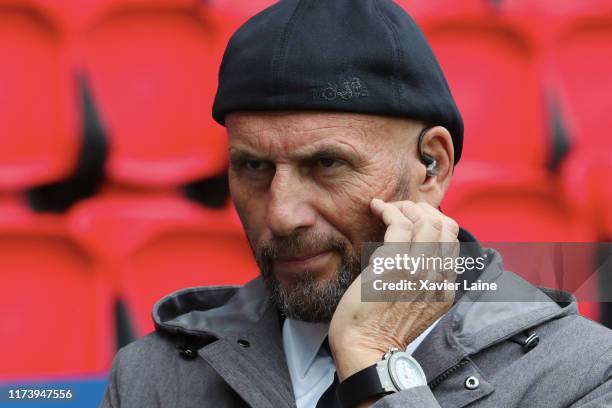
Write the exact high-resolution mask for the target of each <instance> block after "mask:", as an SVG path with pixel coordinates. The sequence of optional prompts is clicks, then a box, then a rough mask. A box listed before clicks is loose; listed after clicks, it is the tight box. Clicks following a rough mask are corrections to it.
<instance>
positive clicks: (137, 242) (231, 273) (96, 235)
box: [71, 195, 258, 334]
mask: <svg viewBox="0 0 612 408" xmlns="http://www.w3.org/2000/svg"><path fill="white" fill-rule="evenodd" d="M71 224H72V226H73V228H74V230H75V231H79V234H80V235H81V236H82V237H83V239H84V240H88V241H89V242H90V243H91V245H93V246H97V247H99V248H102V249H101V251H104V252H105V253H106V256H107V257H108V259H112V260H113V262H115V264H116V265H117V270H118V272H119V275H118V276H117V281H118V282H119V286H120V288H121V291H122V296H123V299H124V300H125V304H126V306H127V310H128V314H129V315H130V317H131V318H132V320H135V322H136V329H137V332H138V333H139V334H144V333H146V332H148V331H150V330H151V329H152V328H153V326H152V322H151V318H150V316H151V308H152V306H153V304H154V303H155V301H157V300H158V299H160V298H161V297H162V296H165V295H167V294H169V293H170V292H172V291H175V290H177V289H181V288H185V287H191V286H202V285H219V284H242V283H245V282H247V281H248V280H250V279H251V278H253V277H255V276H256V275H257V274H258V272H257V270H258V269H257V266H256V264H255V262H254V260H253V256H252V253H251V250H250V247H249V245H248V242H247V240H246V238H245V236H244V233H243V231H242V228H241V226H240V222H239V220H238V218H237V215H236V214H235V212H234V210H233V208H232V207H226V208H224V209H222V210H210V209H206V208H203V207H201V206H199V205H197V204H194V203H191V202H188V201H185V200H184V199H182V198H180V197H174V196H167V195H141V196H129V195H125V196H109V197H100V198H97V199H92V200H90V201H84V202H82V203H81V204H79V205H77V206H75V207H74V209H73V212H72V214H71Z"/></svg>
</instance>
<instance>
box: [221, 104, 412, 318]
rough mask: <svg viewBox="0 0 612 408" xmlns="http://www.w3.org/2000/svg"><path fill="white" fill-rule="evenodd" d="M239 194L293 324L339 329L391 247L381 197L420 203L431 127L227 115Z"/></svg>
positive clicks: (270, 280) (367, 119)
mask: <svg viewBox="0 0 612 408" xmlns="http://www.w3.org/2000/svg"><path fill="white" fill-rule="evenodd" d="M226 124H227V128H228V132H229V158H230V172H229V182H230V191H231V195H232V198H233V200H234V204H235V206H236V209H237V211H238V214H239V215H240V218H241V220H242V223H243V225H244V227H245V230H246V234H247V237H248V239H249V242H250V245H251V247H252V249H253V252H254V254H255V257H256V259H257V263H258V265H259V267H260V269H261V273H262V275H263V276H264V278H265V280H266V282H267V284H268V286H269V287H270V289H271V292H272V296H273V299H274V301H275V302H276V303H277V306H278V307H279V309H280V310H281V311H282V312H283V313H285V314H286V315H287V316H289V317H291V318H295V319H299V320H304V321H329V320H331V317H332V315H333V312H334V310H335V308H336V306H337V304H338V302H339V300H340V298H341V296H342V294H343V293H344V291H345V290H346V289H347V288H348V286H349V285H350V283H351V282H352V281H353V279H354V278H355V277H356V276H357V275H358V274H359V273H360V272H361V271H360V249H361V244H362V243H363V242H368V241H382V240H383V237H384V232H385V228H384V225H383V224H382V222H381V221H379V220H378V219H376V218H375V217H374V216H373V215H372V213H371V212H370V206H369V205H370V200H371V199H372V198H374V197H377V198H381V199H383V200H387V201H397V200H401V199H407V198H411V190H413V187H414V186H412V185H411V181H412V180H411V179H412V178H411V166H413V165H414V164H415V163H416V162H418V160H416V157H417V155H416V138H417V135H418V132H419V130H420V129H421V125H420V124H418V123H416V122H412V121H408V120H404V119H392V118H384V117H378V116H371V115H357V114H341V113H318V112H300V113H296V112H280V113H233V114H230V115H228V116H227V118H226Z"/></svg>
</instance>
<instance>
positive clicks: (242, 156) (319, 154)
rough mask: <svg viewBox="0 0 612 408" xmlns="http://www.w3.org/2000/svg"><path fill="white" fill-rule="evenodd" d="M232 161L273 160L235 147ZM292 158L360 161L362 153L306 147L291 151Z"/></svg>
mask: <svg viewBox="0 0 612 408" xmlns="http://www.w3.org/2000/svg"><path fill="white" fill-rule="evenodd" d="M229 156H230V161H231V162H241V161H244V160H261V161H273V160H272V159H271V158H270V157H267V156H265V155H260V154H258V153H255V152H253V151H251V150H250V149H242V148H234V149H232V150H231V151H230V155H229ZM289 156H290V159H291V160H294V161H298V162H309V161H312V160H316V159H320V158H324V157H338V158H344V159H347V160H352V161H359V160H360V159H361V155H360V154H359V153H358V152H357V151H356V150H354V149H349V148H344V147H340V146H321V147H312V148H307V149H305V151H304V152H301V153H291V154H290V155H289Z"/></svg>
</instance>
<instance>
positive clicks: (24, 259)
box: [0, 200, 115, 381]
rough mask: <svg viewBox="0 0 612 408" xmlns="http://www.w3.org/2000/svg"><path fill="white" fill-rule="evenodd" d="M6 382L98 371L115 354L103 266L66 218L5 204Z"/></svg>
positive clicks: (2, 302)
mask: <svg viewBox="0 0 612 408" xmlns="http://www.w3.org/2000/svg"><path fill="white" fill-rule="evenodd" d="M0 264H1V269H2V296H0V310H2V336H0V361H2V364H0V380H2V381H8V380H18V379H25V378H41V377H48V376H57V375H62V376H69V375H77V374H79V375H81V374H86V373H98V372H102V371H105V370H108V369H109V368H110V362H111V359H112V355H113V353H114V347H115V344H114V333H113V326H112V324H113V320H112V310H113V309H112V300H113V298H112V292H111V288H110V286H109V285H108V283H107V282H105V281H104V279H103V276H104V274H103V273H101V268H102V265H101V264H99V263H98V262H97V260H96V259H95V257H94V256H93V255H92V253H91V252H89V250H88V249H87V248H85V247H83V246H82V245H80V244H78V242H77V241H76V240H75V239H74V238H73V237H72V236H71V234H69V233H68V232H67V230H66V228H65V225H64V224H63V222H62V220H61V218H58V217H57V216H41V215H34V214H32V213H30V212H29V211H28V210H26V209H25V207H21V206H19V203H18V202H16V201H13V200H3V201H1V202H0Z"/></svg>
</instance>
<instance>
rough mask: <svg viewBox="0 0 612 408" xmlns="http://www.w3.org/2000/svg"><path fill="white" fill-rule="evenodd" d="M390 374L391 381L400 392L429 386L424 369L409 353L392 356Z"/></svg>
mask: <svg viewBox="0 0 612 408" xmlns="http://www.w3.org/2000/svg"><path fill="white" fill-rule="evenodd" d="M389 374H390V376H391V381H393V384H394V385H395V386H396V387H397V388H398V389H399V390H405V389H407V388H412V387H416V386H419V385H426V384H427V380H426V379H425V374H424V373H423V369H422V368H421V366H420V365H419V363H417V361H416V360H415V359H414V358H412V357H411V356H410V355H409V354H407V353H395V354H394V355H393V356H391V358H390V359H389Z"/></svg>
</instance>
